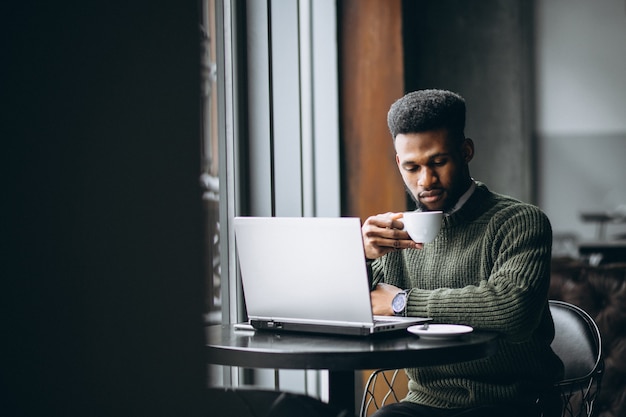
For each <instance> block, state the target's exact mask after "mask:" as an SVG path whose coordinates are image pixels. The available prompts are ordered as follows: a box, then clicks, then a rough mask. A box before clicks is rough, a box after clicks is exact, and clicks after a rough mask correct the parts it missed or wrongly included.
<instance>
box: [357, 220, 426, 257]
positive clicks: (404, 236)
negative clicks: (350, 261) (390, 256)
mask: <svg viewBox="0 0 626 417" xmlns="http://www.w3.org/2000/svg"><path fill="white" fill-rule="evenodd" d="M401 218H402V213H385V214H378V215H376V216H372V217H369V218H368V219H367V220H365V223H363V226H362V227H361V234H362V235H363V245H364V246H365V257H366V258H367V259H376V258H379V257H381V256H383V255H385V254H387V253H389V252H391V251H394V250H400V249H408V248H411V249H422V248H423V247H424V245H423V244H422V243H415V242H414V241H412V240H411V238H410V237H409V234H408V233H407V232H405V231H404V230H402V229H403V228H404V224H403V223H402V221H401V220H399V219H401Z"/></svg>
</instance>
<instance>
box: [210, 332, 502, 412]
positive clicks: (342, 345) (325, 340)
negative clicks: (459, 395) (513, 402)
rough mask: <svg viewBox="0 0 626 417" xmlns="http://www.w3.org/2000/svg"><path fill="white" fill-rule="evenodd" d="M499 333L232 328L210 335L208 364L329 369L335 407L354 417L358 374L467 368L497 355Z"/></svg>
mask: <svg viewBox="0 0 626 417" xmlns="http://www.w3.org/2000/svg"><path fill="white" fill-rule="evenodd" d="M497 339H498V337H497V335H496V334H495V333H491V332H482V331H474V332H472V333H470V334H466V335H462V336H460V337H456V338H446V339H438V340H434V339H422V338H419V337H418V336H416V335H413V334H412V333H409V332H406V331H400V332H394V333H389V334H385V335H376V336H367V337H358V336H336V335H318V334H304V333H287V332H282V333H274V332H268V331H245V330H244V331H239V330H235V328H234V326H232V325H217V326H209V327H207V329H206V341H207V344H206V347H207V350H206V352H207V358H208V359H207V360H208V363H211V364H215V365H229V366H239V367H244V368H270V369H326V370H328V371H329V381H328V382H329V403H330V404H331V405H333V406H335V407H336V408H338V409H346V410H348V411H349V412H351V413H353V414H354V409H355V398H354V371H355V370H359V369H377V368H407V367H419V366H429V365H443V364H448V363H455V362H464V361H468V360H473V359H479V358H483V357H486V356H489V355H492V354H494V353H495V352H496V350H497V347H498V341H497Z"/></svg>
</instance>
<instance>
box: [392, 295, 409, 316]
mask: <svg viewBox="0 0 626 417" xmlns="http://www.w3.org/2000/svg"><path fill="white" fill-rule="evenodd" d="M391 309H392V310H393V313H394V314H395V315H396V316H404V315H405V314H404V313H405V310H406V291H404V290H403V291H400V292H399V293H397V294H396V296H395V297H393V300H392V301H391Z"/></svg>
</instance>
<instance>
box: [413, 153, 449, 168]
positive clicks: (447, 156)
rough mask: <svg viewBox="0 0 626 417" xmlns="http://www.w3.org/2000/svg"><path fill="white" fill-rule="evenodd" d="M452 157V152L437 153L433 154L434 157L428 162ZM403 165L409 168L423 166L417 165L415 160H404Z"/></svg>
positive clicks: (430, 157) (429, 158)
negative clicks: (410, 166) (409, 166)
mask: <svg viewBox="0 0 626 417" xmlns="http://www.w3.org/2000/svg"><path fill="white" fill-rule="evenodd" d="M450 155H451V153H450V152H439V153H436V154H433V155H431V156H429V157H428V161H429V162H430V161H432V160H433V159H437V158H442V157H446V158H449V157H450ZM401 165H402V166H407V165H422V164H418V163H416V162H415V161H413V160H404V161H402V164H401Z"/></svg>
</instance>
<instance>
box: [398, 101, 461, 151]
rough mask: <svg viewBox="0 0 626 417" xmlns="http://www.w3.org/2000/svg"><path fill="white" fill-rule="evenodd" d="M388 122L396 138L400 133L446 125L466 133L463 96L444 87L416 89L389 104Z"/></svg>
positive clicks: (438, 127)
mask: <svg viewBox="0 0 626 417" xmlns="http://www.w3.org/2000/svg"><path fill="white" fill-rule="evenodd" d="M387 124H388V126H389V131H390V132H391V136H392V137H393V139H394V140H395V138H396V136H397V135H399V134H401V133H402V134H406V133H419V132H427V131H430V130H438V129H447V130H448V131H449V132H450V133H451V134H452V136H454V137H461V138H463V137H465V132H464V131H465V99H464V98H463V97H461V96H460V95H459V94H456V93H453V92H451V91H447V90H434V89H433V90H418V91H413V92H411V93H408V94H406V95H405V96H404V97H402V98H400V99H398V100H397V101H396V102H395V103H393V104H392V105H391V108H390V109H389V113H388V114H387Z"/></svg>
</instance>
